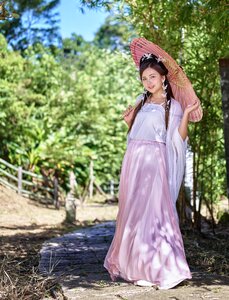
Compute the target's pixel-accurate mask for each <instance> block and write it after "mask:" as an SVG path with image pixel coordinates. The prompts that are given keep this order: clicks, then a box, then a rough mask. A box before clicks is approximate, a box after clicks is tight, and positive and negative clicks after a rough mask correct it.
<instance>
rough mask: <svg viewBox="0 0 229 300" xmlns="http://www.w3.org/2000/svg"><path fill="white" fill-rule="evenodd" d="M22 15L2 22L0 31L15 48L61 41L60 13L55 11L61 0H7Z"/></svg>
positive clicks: (47, 44) (54, 43) (52, 44)
mask: <svg viewBox="0 0 229 300" xmlns="http://www.w3.org/2000/svg"><path fill="white" fill-rule="evenodd" d="M7 2H8V3H9V5H10V7H11V10H12V11H16V12H17V14H18V15H19V16H20V17H19V18H16V19H10V20H5V21H1V22H0V31H1V33H2V34H3V35H4V36H5V37H6V39H7V41H8V44H9V45H10V46H11V47H12V48H13V49H14V50H22V51H23V50H25V49H26V48H27V47H28V46H29V45H33V44H35V43H38V42H43V43H44V45H46V46H49V47H52V46H54V45H58V44H59V42H60V35H59V25H58V23H59V14H58V13H57V12H56V11H55V9H56V8H57V6H58V5H59V3H60V0H32V1H29V0H15V1H11V0H10V1H7Z"/></svg>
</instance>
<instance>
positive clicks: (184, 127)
mask: <svg viewBox="0 0 229 300" xmlns="http://www.w3.org/2000/svg"><path fill="white" fill-rule="evenodd" d="M198 106H199V103H198V102H196V103H194V104H193V105H188V106H187V107H186V108H185V111H184V114H183V117H182V119H181V122H180V126H179V128H178V131H179V133H180V136H181V137H182V139H183V140H185V139H186V137H187V135H188V117H189V114H190V113H191V112H192V111H194V110H195V109H197V108H198Z"/></svg>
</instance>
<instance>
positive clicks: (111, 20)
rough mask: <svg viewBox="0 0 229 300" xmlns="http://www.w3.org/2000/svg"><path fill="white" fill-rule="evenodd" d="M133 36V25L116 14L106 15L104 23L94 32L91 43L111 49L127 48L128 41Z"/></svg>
mask: <svg viewBox="0 0 229 300" xmlns="http://www.w3.org/2000/svg"><path fill="white" fill-rule="evenodd" d="M133 37H134V29H133V27H132V26H131V25H130V24H129V23H127V22H124V21H122V20H120V19H119V18H118V17H117V16H115V17H107V18H106V20H105V22H104V24H103V25H102V26H101V27H100V28H99V29H98V31H97V32H96V33H95V37H94V40H93V43H94V44H95V45H96V46H98V47H99V48H104V49H111V50H117V49H119V50H124V49H125V50H129V43H130V41H131V39H132V38H133Z"/></svg>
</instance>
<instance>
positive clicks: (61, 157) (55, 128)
mask: <svg viewBox="0 0 229 300" xmlns="http://www.w3.org/2000/svg"><path fill="white" fill-rule="evenodd" d="M0 42H1V43H2V44H4V39H3V38H1V40H0ZM87 47H88V48H87V49H86V48H85V49H84V52H82V53H80V54H78V55H75V59H73V57H71V58H69V57H67V58H65V57H64V56H63V55H59V56H58V57H56V58H55V57H54V56H53V55H52V54H51V53H50V50H49V49H47V48H44V47H43V46H41V45H36V46H35V47H33V48H28V49H27V50H26V51H25V52H24V57H22V56H20V55H19V54H18V53H15V52H12V51H9V50H7V49H4V48H3V49H2V50H1V52H0V55H3V53H4V59H1V60H0V64H1V71H0V72H1V80H0V108H1V114H0V122H1V130H0V141H1V157H5V158H7V159H10V161H11V162H12V163H14V164H16V165H22V166H23V168H25V169H28V170H33V171H35V172H40V171H41V170H46V171H49V173H50V172H51V173H53V174H54V173H55V174H56V175H58V176H59V178H60V180H61V183H62V184H63V185H65V183H66V181H67V180H68V174H69V170H74V172H75V174H76V176H77V180H78V182H79V184H81V185H84V184H85V183H86V181H87V180H88V173H89V164H90V160H91V159H93V160H94V166H95V176H96V179H97V181H98V182H103V181H106V180H108V179H110V178H117V177H118V175H119V171H120V165H121V160H122V157H123V153H124V150H125V144H126V131H127V128H126V125H125V124H124V122H123V121H122V120H121V112H122V111H123V110H124V109H125V107H126V106H127V104H129V103H131V102H132V103H133V102H134V98H135V97H136V95H137V94H138V93H139V92H140V91H141V87H140V84H139V83H138V81H137V80H136V76H137V74H136V71H135V68H134V65H133V63H132V61H131V58H130V56H128V55H125V54H121V53H120V52H113V53H112V52H110V51H108V50H105V49H98V48H97V47H95V46H90V47H89V45H87Z"/></svg>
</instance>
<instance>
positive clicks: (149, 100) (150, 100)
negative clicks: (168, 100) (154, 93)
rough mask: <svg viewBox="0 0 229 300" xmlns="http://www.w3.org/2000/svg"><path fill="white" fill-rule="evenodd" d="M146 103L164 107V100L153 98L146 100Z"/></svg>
mask: <svg viewBox="0 0 229 300" xmlns="http://www.w3.org/2000/svg"><path fill="white" fill-rule="evenodd" d="M158 100H163V101H162V102H161V101H158ZM146 103H152V104H159V105H164V104H165V98H154V99H150V98H148V99H147V100H146Z"/></svg>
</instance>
